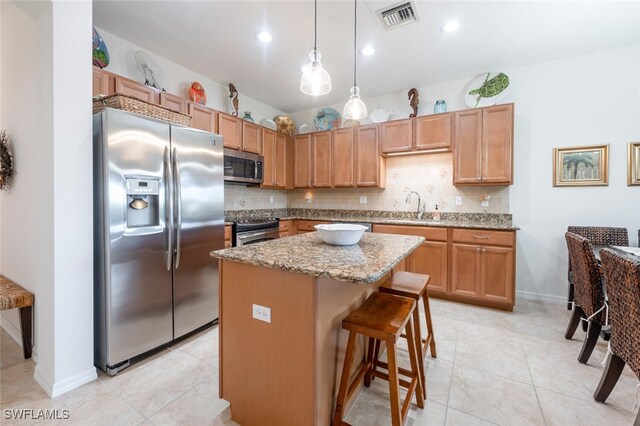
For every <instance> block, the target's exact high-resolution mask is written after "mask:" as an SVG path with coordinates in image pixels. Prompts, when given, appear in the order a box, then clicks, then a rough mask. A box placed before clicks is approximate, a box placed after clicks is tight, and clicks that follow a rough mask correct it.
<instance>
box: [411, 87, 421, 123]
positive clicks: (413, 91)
mask: <svg viewBox="0 0 640 426" xmlns="http://www.w3.org/2000/svg"><path fill="white" fill-rule="evenodd" d="M419 102H420V101H419V100H418V89H416V88H415V87H414V88H412V89H411V90H409V106H410V107H411V108H413V114H409V117H411V118H413V117H416V116H417V115H418V103H419Z"/></svg>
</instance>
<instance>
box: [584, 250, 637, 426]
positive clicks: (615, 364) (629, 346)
mask: <svg viewBox="0 0 640 426" xmlns="http://www.w3.org/2000/svg"><path fill="white" fill-rule="evenodd" d="M600 258H601V260H602V269H603V273H604V277H605V282H606V283H607V296H608V298H609V318H610V319H611V340H610V341H609V343H610V345H611V346H610V348H611V356H609V357H608V359H607V365H606V367H605V369H604V371H603V373H602V378H601V379H600V384H599V385H598V388H597V389H596V392H595V393H594V394H593V398H594V399H595V400H596V401H598V402H605V401H606V400H607V397H608V396H609V394H610V393H611V391H612V390H613V388H614V387H615V385H616V383H617V382H618V379H619V378H620V374H621V373H622V370H623V369H624V366H625V364H628V365H629V367H630V368H631V371H633V372H634V373H635V375H636V376H638V378H639V379H640V260H633V259H631V258H630V257H629V256H624V255H621V254H619V253H616V252H615V251H614V250H611V249H604V250H602V251H601V252H600ZM639 424H640V412H638V415H637V416H636V421H635V423H634V425H639Z"/></svg>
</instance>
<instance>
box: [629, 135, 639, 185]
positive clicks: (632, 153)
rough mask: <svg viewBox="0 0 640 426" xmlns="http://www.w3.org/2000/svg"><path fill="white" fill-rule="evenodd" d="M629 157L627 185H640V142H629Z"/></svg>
mask: <svg viewBox="0 0 640 426" xmlns="http://www.w3.org/2000/svg"><path fill="white" fill-rule="evenodd" d="M627 155H628V157H627V185H628V186H634V185H640V142H629V149H628V154H627Z"/></svg>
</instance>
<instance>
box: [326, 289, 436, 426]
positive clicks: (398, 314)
mask: <svg viewBox="0 0 640 426" xmlns="http://www.w3.org/2000/svg"><path fill="white" fill-rule="evenodd" d="M415 308H416V302H415V301H414V300H413V299H410V298H406V297H399V296H394V295H391V294H385V293H380V292H375V293H373V294H371V296H369V298H368V299H367V300H366V301H365V302H364V303H363V304H362V305H361V306H360V307H359V308H358V309H356V310H355V311H353V312H351V313H350V314H349V315H348V316H347V317H346V318H345V319H344V320H343V321H342V328H344V329H346V330H349V342H348V343H347V351H346V354H345V358H344V364H343V367H342V376H341V379H340V388H339V391H338V399H337V402H336V411H335V413H334V416H333V422H332V425H334V426H337V425H348V423H346V422H344V420H343V415H344V408H345V406H346V404H347V402H348V401H349V400H350V398H351V397H352V395H353V393H354V392H355V390H356V389H357V388H358V384H359V383H360V381H361V380H362V379H363V377H365V375H366V377H365V385H368V384H369V380H370V375H371V374H372V373H371V366H372V365H373V347H374V343H375V342H376V341H380V340H381V341H384V342H385V343H386V345H387V348H388V356H387V358H388V371H389V374H383V373H380V372H376V373H375V375H376V377H379V378H381V379H385V380H388V381H389V398H390V404H391V420H392V421H391V422H392V425H393V426H400V425H402V424H403V423H404V420H406V416H407V412H408V411H409V403H410V402H411V399H412V398H413V394H414V393H415V395H416V399H417V405H418V407H420V408H423V407H424V396H423V394H422V383H421V375H420V370H419V368H418V351H417V349H416V347H415V343H414V342H415V339H414V338H408V339H407V343H408V347H409V358H410V360H411V371H409V370H404V369H399V368H398V366H397V364H396V342H397V341H398V339H399V338H400V336H401V334H402V332H403V331H405V332H406V335H407V336H413V333H414V331H413V321H412V318H413V311H414V310H415ZM358 334H361V335H363V336H366V337H368V338H369V342H368V349H367V356H366V358H365V360H364V361H363V362H362V363H360V366H359V367H358V368H357V369H356V370H357V372H356V374H355V378H354V379H353V381H351V382H349V378H350V376H351V374H350V373H351V366H352V364H353V358H354V352H355V345H356V337H357V335H358ZM400 373H403V374H404V375H406V376H408V377H409V378H410V379H411V381H410V382H407V381H405V380H401V379H400V378H399V377H398V375H399V374H400ZM401 385H402V386H403V387H405V388H407V395H406V397H405V400H404V401H403V403H402V407H400V397H399V387H400V386H401Z"/></svg>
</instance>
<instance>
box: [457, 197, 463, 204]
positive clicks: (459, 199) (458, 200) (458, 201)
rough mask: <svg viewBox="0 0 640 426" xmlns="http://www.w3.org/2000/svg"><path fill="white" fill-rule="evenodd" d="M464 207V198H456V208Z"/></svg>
mask: <svg viewBox="0 0 640 426" xmlns="http://www.w3.org/2000/svg"><path fill="white" fill-rule="evenodd" d="M461 205H462V197H456V206H461Z"/></svg>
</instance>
